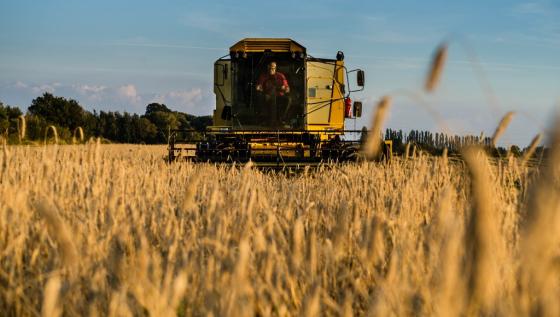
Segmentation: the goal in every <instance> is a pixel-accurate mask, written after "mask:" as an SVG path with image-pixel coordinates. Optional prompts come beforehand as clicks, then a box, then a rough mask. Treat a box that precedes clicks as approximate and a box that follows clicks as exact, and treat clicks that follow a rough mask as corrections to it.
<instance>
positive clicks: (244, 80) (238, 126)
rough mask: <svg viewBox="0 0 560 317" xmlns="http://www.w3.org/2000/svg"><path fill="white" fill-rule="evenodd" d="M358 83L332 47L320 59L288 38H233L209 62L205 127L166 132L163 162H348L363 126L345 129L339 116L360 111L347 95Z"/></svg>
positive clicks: (362, 78)
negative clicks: (210, 106) (212, 100)
mask: <svg viewBox="0 0 560 317" xmlns="http://www.w3.org/2000/svg"><path fill="white" fill-rule="evenodd" d="M351 75H352V76H356V77H355V78H356V80H355V82H356V84H355V86H356V87H349V85H348V83H349V80H348V79H349V78H350V76H351ZM364 83H365V75H364V72H363V71H362V70H359V69H357V70H351V71H349V70H347V69H346V67H345V66H344V54H343V53H342V52H340V51H339V52H338V53H337V54H336V58H335V59H324V58H315V57H312V56H310V55H308V54H307V51H306V48H305V47H303V46H302V45H300V44H299V43H297V42H295V41H293V40H291V39H271V38H264V39H255V38H248V39H244V40H241V41H239V42H237V43H236V44H234V45H233V46H231V47H230V49H229V54H227V55H225V56H224V57H222V58H220V59H218V60H217V61H216V62H215V63H214V93H215V95H216V108H215V110H214V113H213V125H212V126H210V127H208V128H207V130H206V131H203V132H200V131H191V130H174V131H172V133H171V134H170V136H169V160H170V161H172V160H176V159H177V158H178V157H184V158H187V159H189V160H193V161H196V162H240V163H243V162H247V161H249V160H251V161H253V162H256V163H257V164H259V165H264V166H277V167H284V166H289V165H299V166H301V165H309V164H317V163H319V162H324V161H348V160H354V159H356V157H357V153H358V149H359V147H360V142H361V141H360V140H363V139H364V132H363V131H362V130H360V131H354V130H345V119H355V118H356V117H358V116H360V115H361V112H362V104H361V103H360V102H354V103H352V101H351V99H350V94H351V93H352V92H355V91H361V90H363V88H364Z"/></svg>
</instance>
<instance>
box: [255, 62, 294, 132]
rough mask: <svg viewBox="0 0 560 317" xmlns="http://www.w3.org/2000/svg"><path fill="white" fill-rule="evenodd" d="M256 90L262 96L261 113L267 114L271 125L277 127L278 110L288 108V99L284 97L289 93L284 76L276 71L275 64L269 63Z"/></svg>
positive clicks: (258, 81) (260, 77)
mask: <svg viewBox="0 0 560 317" xmlns="http://www.w3.org/2000/svg"><path fill="white" fill-rule="evenodd" d="M256 90H257V91H258V92H261V93H263V94H264V100H262V101H261V107H263V108H262V109H261V111H263V112H264V113H267V114H268V117H269V118H270V121H271V122H270V123H271V124H272V125H278V123H279V122H278V121H279V118H278V112H279V111H278V110H279V109H278V108H279V107H280V106H282V107H283V108H286V109H287V108H288V106H289V98H288V96H286V95H287V94H288V93H289V92H290V86H289V85H288V80H287V79H286V76H285V75H284V74H282V73H280V72H277V71H276V62H270V64H268V72H266V73H263V74H261V75H260V76H259V79H258V80H257V86H256Z"/></svg>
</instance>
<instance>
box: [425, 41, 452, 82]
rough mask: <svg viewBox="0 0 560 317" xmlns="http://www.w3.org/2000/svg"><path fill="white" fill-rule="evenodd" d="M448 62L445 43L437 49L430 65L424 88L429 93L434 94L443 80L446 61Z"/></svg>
mask: <svg viewBox="0 0 560 317" xmlns="http://www.w3.org/2000/svg"><path fill="white" fill-rule="evenodd" d="M446 60H447V43H443V44H441V45H440V46H438V48H437V49H436V51H435V53H434V56H433V58H432V63H431V65H430V70H429V72H428V76H427V77H426V81H425V86H424V88H425V89H426V91H428V92H433V91H434V90H435V89H436V88H437V85H438V84H439V82H440V80H441V75H442V74H443V68H444V66H445V61H446Z"/></svg>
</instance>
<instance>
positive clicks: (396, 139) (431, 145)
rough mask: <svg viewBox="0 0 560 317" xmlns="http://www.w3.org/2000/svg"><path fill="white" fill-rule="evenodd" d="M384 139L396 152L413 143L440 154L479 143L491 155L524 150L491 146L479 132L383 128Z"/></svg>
mask: <svg viewBox="0 0 560 317" xmlns="http://www.w3.org/2000/svg"><path fill="white" fill-rule="evenodd" d="M385 140H392V141H393V151H394V152H395V153H397V154H402V153H404V152H405V146H406V144H413V145H415V146H417V147H418V148H419V149H421V150H423V151H425V152H428V153H430V154H433V155H440V154H441V153H442V152H443V150H444V149H447V151H448V153H449V154H458V153H459V151H460V150H461V148H463V147H465V146H469V145H481V146H483V147H485V148H486V149H487V150H488V152H489V154H491V155H493V156H503V155H505V154H507V153H508V152H510V153H512V154H513V155H515V156H521V155H522V154H523V152H524V151H525V150H526V148H525V149H521V148H519V146H517V145H512V146H511V147H509V148H504V147H496V148H494V147H493V146H492V138H490V137H487V136H484V134H482V133H481V134H480V136H476V135H449V134H445V133H438V132H436V133H433V132H430V131H418V130H411V131H409V132H408V133H405V132H403V131H402V130H393V129H386V130H385ZM537 149H538V150H537V151H536V153H541V152H546V149H545V148H544V147H542V146H541V147H539V148H537Z"/></svg>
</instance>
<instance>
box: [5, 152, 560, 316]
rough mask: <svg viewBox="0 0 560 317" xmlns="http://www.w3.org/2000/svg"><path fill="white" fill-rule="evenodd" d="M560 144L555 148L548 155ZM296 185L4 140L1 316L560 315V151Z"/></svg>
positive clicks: (400, 167)
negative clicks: (537, 162) (532, 163)
mask: <svg viewBox="0 0 560 317" xmlns="http://www.w3.org/2000/svg"><path fill="white" fill-rule="evenodd" d="M554 144H555V143H554V142H553V145H554ZM559 151H560V149H559V148H558V147H557V146H556V147H555V148H553V153H552V154H551V155H552V157H551V158H550V160H549V163H548V164H545V165H544V166H543V167H542V169H541V170H539V169H537V168H532V167H531V168H530V167H527V166H525V165H524V164H522V162H520V161H518V160H516V159H515V158H510V159H504V160H501V161H499V162H497V161H489V160H488V159H487V158H486V157H485V156H484V155H483V154H482V152H481V151H479V150H477V149H470V150H467V151H465V153H464V161H463V160H448V159H447V158H446V157H428V156H425V155H422V154H421V153H418V154H417V155H416V157H414V158H411V159H407V160H404V159H402V158H395V159H394V160H392V161H391V162H390V163H371V162H363V163H357V164H352V165H340V166H325V167H322V168H320V169H319V170H316V171H315V170H307V171H304V172H302V173H300V174H296V175H289V174H283V173H267V172H262V171H259V170H257V169H255V168H254V167H251V166H244V167H239V166H237V167H230V166H213V165H207V164H199V165H194V164H191V163H176V164H170V165H169V164H166V163H165V162H164V160H163V156H164V154H165V147H163V146H134V145H100V144H98V143H95V142H92V143H88V144H84V145H70V146H56V145H49V146H35V147H30V146H4V148H3V153H2V154H1V155H0V169H1V170H0V181H1V184H0V195H1V196H0V197H1V198H0V232H1V233H2V234H1V236H0V312H2V314H1V315H3V316H175V315H180V316H183V315H186V316H191V315H192V316H255V315H259V316H294V315H304V316H319V315H324V316H353V315H370V316H411V315H412V316H457V315H465V316H469V315H491V316H524V315H525V316H526V315H535V316H558V315H560V300H559V298H560V250H559V246H560V244H559V241H560V230H559V229H560V195H559V192H560V187H559V186H560V185H559V181H560V178H559V177H558V175H559V173H558V170H559V168H558V166H557V165H558V164H557V163H558V161H559V160H558V157H560V156H559V155H558V152H559Z"/></svg>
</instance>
